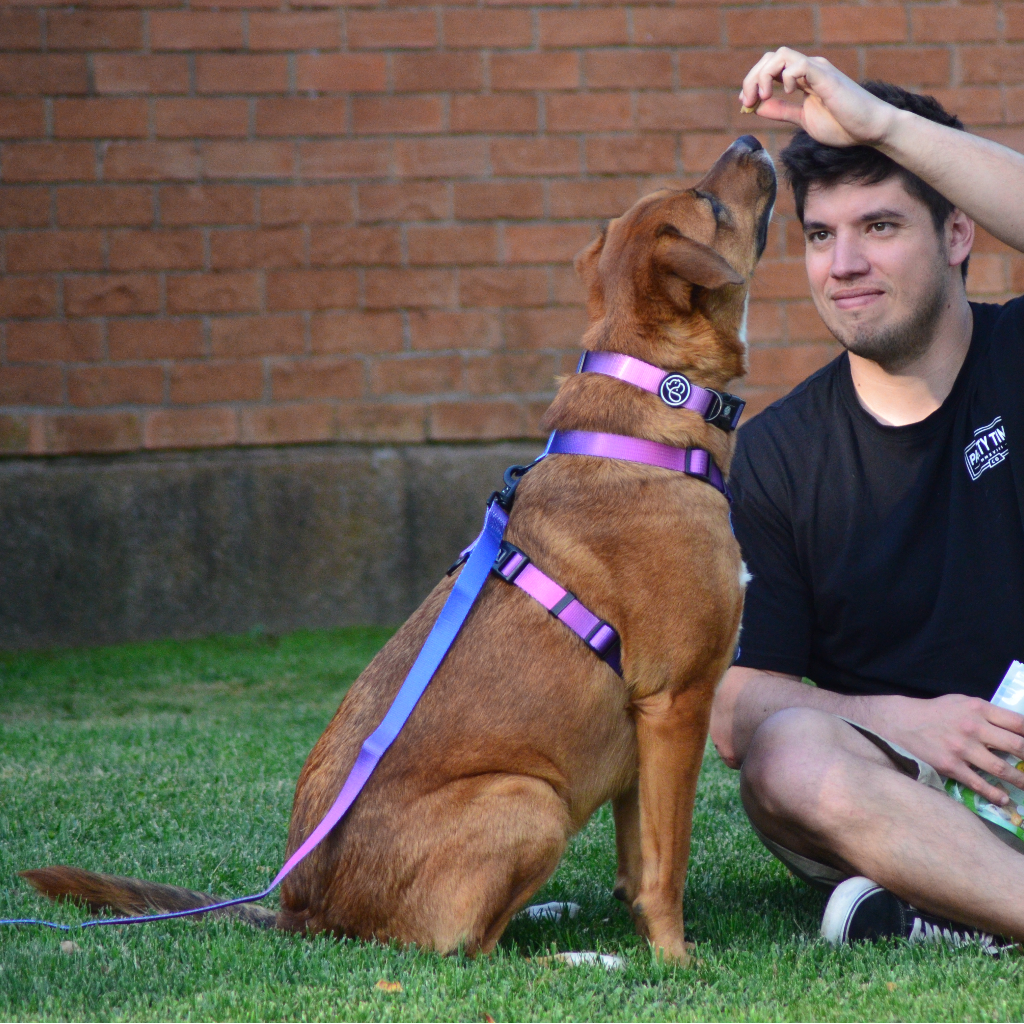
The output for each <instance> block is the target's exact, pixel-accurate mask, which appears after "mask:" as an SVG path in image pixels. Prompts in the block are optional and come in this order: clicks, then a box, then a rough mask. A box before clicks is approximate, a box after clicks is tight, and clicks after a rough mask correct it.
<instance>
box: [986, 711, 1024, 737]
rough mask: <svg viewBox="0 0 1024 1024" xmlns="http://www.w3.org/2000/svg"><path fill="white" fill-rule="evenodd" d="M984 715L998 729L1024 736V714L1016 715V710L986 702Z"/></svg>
mask: <svg viewBox="0 0 1024 1024" xmlns="http://www.w3.org/2000/svg"><path fill="white" fill-rule="evenodd" d="M985 717H986V718H987V719H988V720H989V721H990V722H991V723H992V724H993V725H996V726H998V727H999V728H1000V729H1005V730H1006V731H1007V732H1012V733H1016V734H1017V735H1018V736H1024V715H1018V714H1017V712H1016V711H1009V710H1007V709H1006V708H999V707H996V706H995V704H988V705H986V706H985Z"/></svg>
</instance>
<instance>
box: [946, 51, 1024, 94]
mask: <svg viewBox="0 0 1024 1024" xmlns="http://www.w3.org/2000/svg"><path fill="white" fill-rule="evenodd" d="M960 62H961V66H962V76H963V81H964V83H965V84H967V85H979V84H980V85H988V84H991V85H1000V84H1004V85H1005V84H1007V83H1016V82H1024V46H1020V45H1016V46H962V47H960Z"/></svg>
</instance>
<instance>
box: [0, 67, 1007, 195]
mask: <svg viewBox="0 0 1024 1024" xmlns="http://www.w3.org/2000/svg"><path fill="white" fill-rule="evenodd" d="M1006 120H1007V122H1008V123H1010V124H1021V123H1022V122H1024V87H1022V86H1016V87H1015V88H1008V89H1007V90H1006ZM2 208H3V202H2V200H0V209H2Z"/></svg>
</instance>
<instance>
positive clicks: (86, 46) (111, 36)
mask: <svg viewBox="0 0 1024 1024" xmlns="http://www.w3.org/2000/svg"><path fill="white" fill-rule="evenodd" d="M154 16H155V15H154ZM46 46H47V48H48V49H50V50H138V49H141V48H142V14H141V13H140V12H138V11H49V12H47V15H46Z"/></svg>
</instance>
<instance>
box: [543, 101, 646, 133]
mask: <svg viewBox="0 0 1024 1024" xmlns="http://www.w3.org/2000/svg"><path fill="white" fill-rule="evenodd" d="M632 121H633V118H632V114H631V111H630V97H629V93H625V92H604V93H577V94H575V95H570V96H558V95H555V96H550V97H549V98H548V101H547V124H548V130H549V131H553V132H601V131H605V132H608V131H612V132H614V131H625V130H628V129H629V128H631V127H632Z"/></svg>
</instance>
